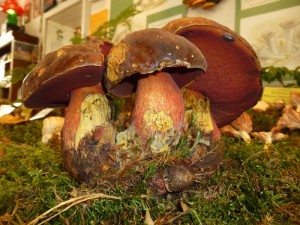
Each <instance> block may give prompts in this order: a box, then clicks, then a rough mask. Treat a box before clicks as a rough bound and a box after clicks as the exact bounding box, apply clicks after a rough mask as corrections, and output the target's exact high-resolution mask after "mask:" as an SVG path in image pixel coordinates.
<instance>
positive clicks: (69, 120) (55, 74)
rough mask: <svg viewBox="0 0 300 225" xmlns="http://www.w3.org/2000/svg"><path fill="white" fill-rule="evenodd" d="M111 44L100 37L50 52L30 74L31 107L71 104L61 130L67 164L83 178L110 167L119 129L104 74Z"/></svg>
mask: <svg viewBox="0 0 300 225" xmlns="http://www.w3.org/2000/svg"><path fill="white" fill-rule="evenodd" d="M111 47H112V45H111V44H110V43H107V42H102V41H100V40H98V41H96V40H93V41H91V42H88V43H85V44H79V45H69V46H65V47H62V48H60V49H59V50H57V51H54V52H51V53H48V54H47V55H46V56H45V57H44V59H43V60H42V61H41V62H40V63H38V64H37V65H36V67H35V68H34V69H33V70H32V71H31V72H30V73H29V74H28V75H27V76H26V78H25V79H24V81H23V85H22V97H23V101H24V104H25V106H26V107H31V108H40V107H67V109H66V113H65V121H64V126H63V130H62V146H63V158H64V164H65V167H66V168H67V170H68V171H69V172H70V174H71V175H72V176H73V177H75V178H76V179H78V180H81V181H90V182H92V180H93V179H94V177H97V176H104V175H103V174H105V173H104V172H107V171H109V170H111V169H112V168H113V167H114V166H113V165H115V164H116V163H115V162H112V160H111V158H112V157H109V156H108V154H109V153H108V149H109V148H110V146H111V145H113V143H114V139H115V135H114V130H113V127H112V125H111V124H110V119H111V118H110V117H111V112H110V107H109V104H108V100H107V98H106V95H105V93H104V91H103V88H102V84H101V80H102V75H103V73H104V69H105V59H106V55H107V54H108V52H109V51H110V49H111Z"/></svg>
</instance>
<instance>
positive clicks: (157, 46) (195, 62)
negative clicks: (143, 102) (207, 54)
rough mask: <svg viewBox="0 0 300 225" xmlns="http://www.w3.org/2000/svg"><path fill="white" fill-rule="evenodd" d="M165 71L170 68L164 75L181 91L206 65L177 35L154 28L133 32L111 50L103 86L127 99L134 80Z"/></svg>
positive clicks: (192, 46)
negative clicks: (171, 77) (170, 78)
mask: <svg viewBox="0 0 300 225" xmlns="http://www.w3.org/2000/svg"><path fill="white" fill-rule="evenodd" d="M165 68H174V69H173V70H172V69H171V70H168V72H169V73H170V74H171V76H172V74H173V72H174V74H175V76H176V77H178V78H177V79H175V80H176V81H177V82H176V83H177V85H178V86H179V88H181V87H183V86H185V85H187V84H189V83H190V82H191V81H193V80H194V79H195V78H198V76H199V75H200V74H201V73H202V72H203V70H205V69H206V61H205V58H204V57H203V55H202V53H201V51H200V50H199V49H198V48H197V47H196V46H195V45H193V44H192V43H191V42H189V41H187V40H186V39H185V38H183V37H181V36H179V35H174V34H172V33H170V32H168V31H165V30H162V29H156V28H149V29H145V30H140V31H135V32H132V33H130V34H128V35H127V36H126V37H125V38H124V39H123V40H122V41H121V42H120V43H119V44H117V45H115V46H114V47H113V48H112V49H111V51H110V53H109V55H108V60H107V74H106V76H105V82H106V86H107V88H108V90H109V91H110V92H111V93H112V94H114V95H116V96H129V95H130V94H131V93H132V92H134V91H135V88H136V84H137V79H136V78H137V76H142V75H147V74H151V73H153V72H155V71H161V70H163V69H165ZM186 68H189V69H191V70H186ZM175 71H176V73H175Z"/></svg>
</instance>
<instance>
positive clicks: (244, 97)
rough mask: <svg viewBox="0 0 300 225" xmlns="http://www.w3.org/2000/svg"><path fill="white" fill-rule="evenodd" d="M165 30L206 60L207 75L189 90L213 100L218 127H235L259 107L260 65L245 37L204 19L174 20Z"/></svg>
mask: <svg viewBox="0 0 300 225" xmlns="http://www.w3.org/2000/svg"><path fill="white" fill-rule="evenodd" d="M163 29H165V30H167V31H170V32H172V33H175V34H177V35H181V36H183V37H185V38H186V39H187V40H189V41H190V42H192V43H193V44H194V45H196V46H197V47H198V48H199V49H201V52H202V53H203V55H204V56H205V59H206V61H207V65H208V67H207V70H206V72H205V73H204V74H203V75H202V76H200V77H199V79H197V80H196V81H195V82H193V83H191V84H190V85H189V86H188V87H187V88H189V89H192V90H195V91H198V92H201V93H202V94H203V95H204V96H206V97H208V98H209V100H210V107H211V114H212V117H213V118H214V120H215V122H216V124H217V125H218V127H223V126H225V125H227V124H229V123H231V122H232V121H233V120H235V119H236V118H237V117H239V116H240V115H241V114H242V113H243V112H244V111H246V110H247V109H249V108H250V107H252V106H254V105H255V104H256V103H257V101H258V99H259V98H260V96H261V93H262V84H261V79H260V69H261V68H260V63H259V60H258V57H257V55H256V53H255V51H254V50H253V48H252V47H251V46H250V44H249V43H248V42H247V41H246V40H244V39H243V38H242V37H241V36H239V35H238V34H237V33H235V32H234V31H232V30H230V29H229V28H227V27H225V26H223V25H221V24H218V23H216V22H214V21H212V20H209V19H205V18H201V17H195V18H191V17H190V18H189V17H186V18H181V19H177V20H173V21H171V22H170V23H168V24H167V25H166V26H164V27H163Z"/></svg>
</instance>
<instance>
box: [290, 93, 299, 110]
mask: <svg viewBox="0 0 300 225" xmlns="http://www.w3.org/2000/svg"><path fill="white" fill-rule="evenodd" d="M290 98H291V103H292V105H293V106H295V108H296V112H297V113H300V92H291V94H290Z"/></svg>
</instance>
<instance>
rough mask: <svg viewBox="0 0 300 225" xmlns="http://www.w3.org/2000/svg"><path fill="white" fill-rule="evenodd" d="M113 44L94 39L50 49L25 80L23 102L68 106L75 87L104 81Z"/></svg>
mask: <svg viewBox="0 0 300 225" xmlns="http://www.w3.org/2000/svg"><path fill="white" fill-rule="evenodd" d="M111 47H112V46H111V44H109V43H106V42H101V41H98V42H96V41H95V42H89V43H87V44H79V45H68V46H65V47H62V48H61V49H59V50H57V51H54V52H51V53H48V54H47V55H46V56H45V57H44V59H43V60H42V61H41V62H40V63H38V64H37V65H36V66H35V68H34V69H33V70H32V71H31V72H30V73H29V74H28V75H27V76H26V77H25V79H24V81H23V85H22V98H23V102H24V105H25V106H26V107H29V108H41V107H64V106H67V105H68V102H69V98H70V92H71V91H72V90H74V89H77V88H81V87H87V86H93V85H96V84H98V83H99V82H101V79H102V74H103V73H104V68H105V58H106V55H107V54H108V52H109V50H110V48H111Z"/></svg>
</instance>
